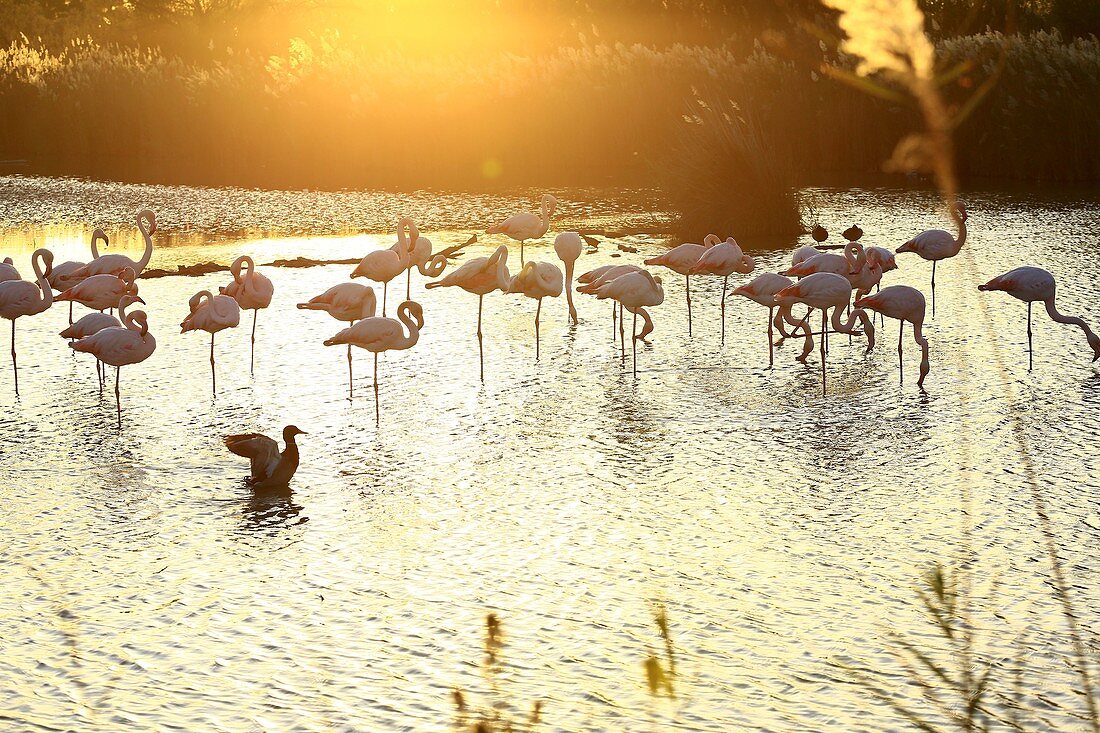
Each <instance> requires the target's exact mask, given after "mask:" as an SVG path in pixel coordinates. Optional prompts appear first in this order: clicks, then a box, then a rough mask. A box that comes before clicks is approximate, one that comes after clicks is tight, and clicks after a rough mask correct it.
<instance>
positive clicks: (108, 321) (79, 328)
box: [60, 295, 145, 394]
mask: <svg viewBox="0 0 1100 733" xmlns="http://www.w3.org/2000/svg"><path fill="white" fill-rule="evenodd" d="M134 303H141V304H142V305H145V301H144V300H142V299H141V298H139V297H137V296H136V295H124V296H123V297H122V299H121V300H119V301H118V318H115V317H114V316H111V315H107V314H106V313H100V312H99V311H96V312H94V313H89V314H87V315H86V316H84V317H83V318H81V319H80V320H78V321H77V322H76V323H70V324H69V327H68V328H66V329H65V330H64V331H62V332H61V334H60V336H61V338H64V339H69V340H70V341H77V340H80V339H82V338H87V337H89V336H91V335H92V334H95V333H99V332H100V331H102V330H103V329H105V328H117V327H119V326H121V325H122V324H123V323H125V322H126V309H127V308H129V307H130V306H131V305H133V304H134ZM95 373H96V376H97V377H98V378H99V392H100V394H102V393H103V362H101V361H100V360H99V359H96V362H95Z"/></svg>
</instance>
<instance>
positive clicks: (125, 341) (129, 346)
mask: <svg viewBox="0 0 1100 733" xmlns="http://www.w3.org/2000/svg"><path fill="white" fill-rule="evenodd" d="M122 324H123V325H121V326H112V327H110V328H104V329H102V330H100V331H96V332H95V333H93V334H92V335H91V336H87V337H85V338H82V339H80V340H79V341H74V342H72V343H70V344H69V347H70V348H72V349H73V350H74V351H81V352H84V353H87V354H91V355H93V356H94V357H95V358H96V359H97V360H99V361H101V362H103V363H104V364H109V365H110V366H113V367H114V368H115V409H116V410H117V411H118V427H119V430H121V429H122V396H121V394H122V392H121V390H122V388H121V386H120V384H121V382H120V377H121V374H122V367H124V366H130V365H131V364H138V363H140V362H143V361H145V360H146V359H148V358H149V357H150V356H152V355H153V352H154V351H156V348H157V340H156V339H155V338H153V334H151V333H149V320H148V316H146V315H145V311H133V312H131V313H126V314H124V317H123V319H122Z"/></svg>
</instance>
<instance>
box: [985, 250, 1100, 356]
mask: <svg viewBox="0 0 1100 733" xmlns="http://www.w3.org/2000/svg"><path fill="white" fill-rule="evenodd" d="M978 290H982V291H986V290H1001V291H1004V292H1006V293H1008V294H1009V295H1011V296H1012V297H1013V298H1016V299H1017V300H1022V301H1024V302H1025V303H1027V354H1028V356H1027V369H1028V371H1031V368H1032V365H1033V356H1032V348H1031V304H1032V303H1034V302H1035V301H1042V302H1043V304H1044V305H1046V307H1047V314H1048V315H1049V316H1050V319H1051V320H1052V321H1055V322H1056V323H1069V324H1071V325H1074V326H1077V327H1078V328H1080V329H1081V330H1082V331H1084V332H1085V338H1086V339H1087V340H1088V342H1089V346H1090V347H1091V348H1092V360H1093V361H1096V360H1097V359H1100V337H1098V336H1097V335H1096V334H1095V333H1093V332H1092V329H1090V328H1089V327H1088V324H1087V323H1085V322H1084V321H1082V320H1081V319H1080V318H1075V317H1073V316H1066V315H1062V314H1061V313H1059V312H1058V309H1057V308H1055V307H1054V290H1055V283H1054V275H1051V274H1050V273H1049V272H1047V271H1046V270H1044V269H1042V268H1040V267H1017V268H1016V269H1015V270H1011V271H1009V272H1006V273H1005V274H1003V275H1000V276H998V277H995V278H993V279H992V280H990V281H989V282H987V283H986V284H985V285H979V286H978Z"/></svg>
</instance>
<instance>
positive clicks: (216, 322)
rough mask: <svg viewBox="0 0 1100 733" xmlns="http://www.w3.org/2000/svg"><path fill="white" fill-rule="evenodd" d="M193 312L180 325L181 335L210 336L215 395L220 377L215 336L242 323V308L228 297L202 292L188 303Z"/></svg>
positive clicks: (212, 378)
mask: <svg viewBox="0 0 1100 733" xmlns="http://www.w3.org/2000/svg"><path fill="white" fill-rule="evenodd" d="M188 305H189V306H190V308H191V312H190V313H188V314H187V317H186V318H184V319H183V323H181V324H180V333H187V332H188V331H206V332H207V333H209V334H210V383H211V389H212V391H213V393H214V394H217V392H218V377H217V373H216V372H215V370H214V335H215V334H216V333H218V332H219V331H224V330H225V329H227V328H235V327H236V326H237V325H238V324H240V322H241V308H240V306H239V305H237V301H235V300H233V298H230V297H229V296H228V295H213V294H212V293H211V292H210V291H209V290H202V291H199V292H198V293H195V294H194V295H192V296H191V300H189V301H188Z"/></svg>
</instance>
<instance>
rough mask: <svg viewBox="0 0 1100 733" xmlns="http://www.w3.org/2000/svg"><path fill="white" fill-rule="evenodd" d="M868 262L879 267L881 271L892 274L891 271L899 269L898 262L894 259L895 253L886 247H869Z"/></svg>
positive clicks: (867, 249)
mask: <svg viewBox="0 0 1100 733" xmlns="http://www.w3.org/2000/svg"><path fill="white" fill-rule="evenodd" d="M865 251H866V252H867V262H868V263H870V264H873V265H878V266H879V269H881V270H882V271H883V272H890V271H891V270H896V269H898V263H897V260H896V259H895V258H894V253H893V252H891V251H890V250H888V249H886V248H885V247H875V246H871V247H867V248H866V250H865Z"/></svg>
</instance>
